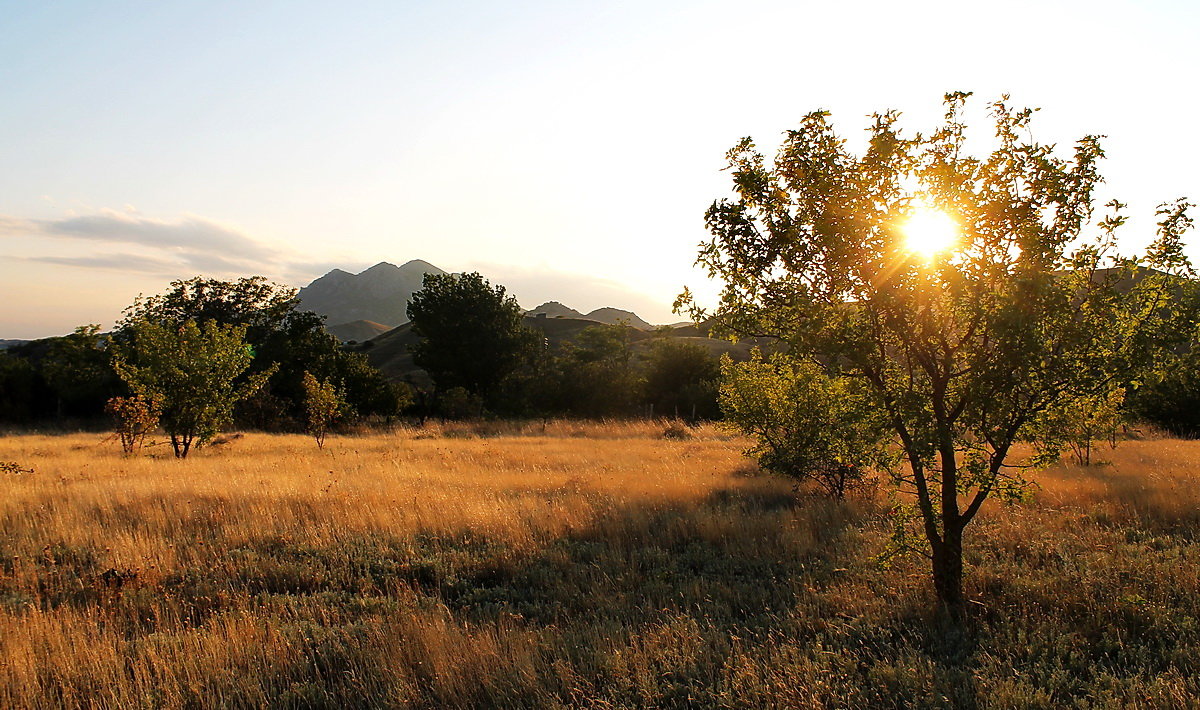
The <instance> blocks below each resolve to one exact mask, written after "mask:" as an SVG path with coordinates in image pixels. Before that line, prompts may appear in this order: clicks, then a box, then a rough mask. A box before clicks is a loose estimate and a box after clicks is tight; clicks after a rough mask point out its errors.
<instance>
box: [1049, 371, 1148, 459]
mask: <svg viewBox="0 0 1200 710" xmlns="http://www.w3.org/2000/svg"><path fill="white" fill-rule="evenodd" d="M1124 401H1125V390H1124V388H1122V387H1113V388H1111V389H1109V390H1108V391H1107V392H1103V391H1101V392H1096V393H1095V394H1088V395H1084V396H1081V397H1076V398H1074V399H1070V400H1065V401H1062V402H1058V403H1056V404H1054V405H1053V406H1051V407H1048V408H1047V409H1046V410H1045V411H1043V412H1042V413H1041V414H1040V415H1038V417H1037V418H1036V419H1035V420H1034V421H1033V423H1032V424H1031V425H1030V438H1031V439H1032V440H1033V441H1034V443H1035V444H1036V445H1038V446H1039V447H1040V448H1041V450H1042V452H1043V455H1044V457H1045V459H1046V460H1047V461H1054V460H1056V459H1057V458H1058V457H1059V456H1060V455H1061V454H1062V452H1063V451H1064V450H1069V451H1070V452H1071V454H1072V456H1073V458H1074V459H1075V463H1077V464H1079V465H1080V466H1091V465H1092V451H1093V449H1094V448H1095V444H1096V442H1097V441H1107V442H1109V443H1110V444H1111V445H1112V446H1116V435H1117V427H1119V426H1120V425H1121V405H1122V403H1124Z"/></svg>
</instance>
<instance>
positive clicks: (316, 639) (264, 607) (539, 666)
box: [0, 422, 1200, 708]
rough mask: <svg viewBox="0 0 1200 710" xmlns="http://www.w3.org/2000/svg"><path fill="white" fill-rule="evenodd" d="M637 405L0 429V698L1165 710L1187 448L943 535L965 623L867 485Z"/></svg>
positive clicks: (1189, 579)
mask: <svg viewBox="0 0 1200 710" xmlns="http://www.w3.org/2000/svg"><path fill="white" fill-rule="evenodd" d="M663 434H664V424H663V423H655V422H637V423H606V424H581V423H572V422H550V423H549V424H546V425H542V424H540V423H538V424H529V425H515V424H512V425H509V424H495V425H467V424H464V425H431V426H428V427H425V428H421V429H416V428H400V429H397V430H396V431H392V432H387V433H370V434H363V435H361V436H346V437H331V438H330V439H329V440H328V442H327V444H326V448H325V449H324V450H318V449H317V448H316V446H315V445H314V443H313V441H312V440H311V439H309V438H305V437H301V436H283V435H265V434H246V435H245V436H243V437H238V438H231V439H229V440H228V441H227V442H226V443H224V444H222V445H218V446H211V447H207V448H204V449H201V450H199V451H197V452H196V453H194V454H193V455H192V456H191V457H189V458H188V459H186V460H174V459H172V458H171V457H170V452H169V450H168V449H169V447H163V446H157V447H150V448H148V449H146V450H144V451H143V453H142V454H141V455H140V456H136V457H124V456H122V455H121V454H120V451H119V447H118V446H117V444H116V443H115V442H112V441H105V435H103V434H97V433H79V434H57V435H38V434H29V433H25V434H17V435H9V436H4V437H0V461H15V462H18V463H19V464H20V465H21V466H23V467H25V468H29V469H32V472H31V473H0V707H5V708H24V707H30V708H33V707H36V708H52V707H86V708H193V707H196V708H199V707H223V708H243V707H245V708H252V707H282V708H287V707H294V708H301V707H305V708H307V707H330V708H355V707H382V708H389V707H431V708H432V707H563V708H566V707H597V708H625V707H628V708H632V707H728V708H735V707H797V708H869V707H898V708H899V707H955V708H971V707H979V708H1015V707H1046V708H1062V707H1081V708H1082V707H1134V708H1160V707H1189V706H1195V705H1196V703H1197V702H1200V701H1198V700H1197V699H1198V698H1200V548H1198V546H1197V544H1196V540H1197V537H1198V536H1200V485H1198V483H1200V442H1191V441H1179V440H1171V439H1148V440H1139V441H1127V442H1123V443H1122V444H1121V445H1120V446H1119V447H1118V448H1117V449H1115V450H1109V449H1108V448H1107V447H1104V448H1103V449H1102V450H1101V451H1100V452H1099V454H1100V458H1102V459H1105V460H1107V461H1108V463H1106V464H1104V465H1098V466H1091V467H1087V468H1081V467H1077V466H1072V465H1066V464H1063V465H1060V466H1058V467H1056V468H1054V469H1051V470H1049V471H1046V472H1043V473H1042V474H1040V475H1039V476H1038V478H1037V480H1038V481H1039V487H1038V489H1037V490H1036V492H1035V493H1034V495H1033V496H1032V498H1031V500H1029V501H1028V502H1025V503H1021V504H1017V505H1015V506H1004V505H1000V504H995V505H991V506H990V507H989V508H988V509H987V510H985V512H984V513H983V514H982V515H981V517H980V519H979V521H978V522H977V523H975V524H973V525H972V527H971V528H969V529H968V540H967V546H968V550H967V562H968V564H969V569H968V581H967V592H968V596H969V597H970V599H971V600H972V601H971V604H970V606H971V619H970V624H969V629H968V631H966V632H964V633H958V632H955V631H954V630H953V629H951V628H948V627H946V626H945V625H943V624H942V623H941V622H940V621H939V619H938V616H937V614H935V613H934V612H933V611H932V607H933V601H932V599H933V596H932V590H931V589H930V583H929V575H928V569H927V566H926V563H925V561H924V560H923V559H922V558H921V557H919V556H909V557H903V558H899V559H896V560H894V561H893V563H892V564H891V565H890V566H888V567H884V566H882V565H880V564H879V563H878V561H877V556H878V555H879V554H880V553H881V552H882V551H883V550H884V548H885V544H886V540H887V537H888V533H889V531H890V529H891V527H892V525H893V522H892V518H891V516H890V515H889V511H890V504H889V493H888V490H887V488H886V487H882V486H881V487H879V488H878V489H877V490H875V491H871V492H868V493H867V494H865V495H863V496H861V497H859V498H857V499H852V500H849V501H847V502H845V503H837V502H832V501H828V500H825V499H823V498H821V497H819V496H816V495H813V494H812V493H810V492H808V491H805V490H795V489H793V487H792V486H791V484H790V483H789V482H788V481H783V480H779V479H776V478H772V477H767V476H764V475H761V474H758V473H757V471H756V469H755V467H754V466H753V465H752V464H750V463H749V462H748V461H747V460H746V459H745V458H744V457H743V456H742V455H741V451H742V449H743V448H745V446H746V442H745V441H743V440H740V439H737V438H735V437H732V436H730V435H728V434H726V433H724V432H723V431H722V430H720V429H718V428H715V427H711V426H705V427H701V428H698V429H692V430H688V432H687V433H686V434H685V435H684V436H682V437H664V435H663Z"/></svg>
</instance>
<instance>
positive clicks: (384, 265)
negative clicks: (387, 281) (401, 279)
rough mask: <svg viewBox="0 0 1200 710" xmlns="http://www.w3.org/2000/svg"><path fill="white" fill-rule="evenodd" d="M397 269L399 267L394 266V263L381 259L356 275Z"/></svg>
mask: <svg viewBox="0 0 1200 710" xmlns="http://www.w3.org/2000/svg"><path fill="white" fill-rule="evenodd" d="M409 263H412V262H409ZM406 266H407V264H406ZM399 270H400V267H399V266H396V265H395V264H393V263H391V262H390V261H381V262H379V263H378V264H376V265H374V266H372V267H371V268H369V269H366V270H364V271H360V272H359V274H358V275H359V276H362V275H363V274H378V273H387V272H392V271H399Z"/></svg>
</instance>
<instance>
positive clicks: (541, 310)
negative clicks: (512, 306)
mask: <svg viewBox="0 0 1200 710" xmlns="http://www.w3.org/2000/svg"><path fill="white" fill-rule="evenodd" d="M542 314H545V316H546V317H547V318H584V317H585V316H584V315H583V314H582V313H580V312H579V311H577V310H575V309H574V308H568V307H567V306H564V305H563V304H561V303H559V302H558V301H547V302H546V303H543V304H542V305H540V306H538V307H537V308H532V309H530V310H528V311H525V315H527V316H539V315H542Z"/></svg>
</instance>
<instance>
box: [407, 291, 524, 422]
mask: <svg viewBox="0 0 1200 710" xmlns="http://www.w3.org/2000/svg"><path fill="white" fill-rule="evenodd" d="M408 317H409V319H410V320H411V321H412V329H413V333H415V334H416V335H418V336H419V337H420V338H421V340H420V342H419V343H417V344H416V345H415V346H413V350H412V352H413V361H414V362H415V363H416V364H417V365H418V366H419V367H421V368H424V370H425V371H426V372H428V373H429V376H430V377H431V378H433V382H434V384H435V385H436V387H437V389H438V390H439V391H443V392H444V391H449V390H451V389H454V388H456V387H462V388H464V389H465V390H467V392H469V393H470V394H473V395H478V396H480V397H482V398H483V400H484V401H485V402H486V403H489V404H490V403H492V401H493V397H494V395H495V394H496V393H497V392H498V390H499V387H500V383H501V382H502V381H503V380H504V379H505V378H506V377H507V376H508V375H509V374H511V373H512V372H514V371H516V369H517V368H518V367H519V366H520V365H521V364H522V362H523V361H524V360H525V359H526V357H527V353H528V352H529V351H530V350H531V349H533V348H536V347H537V344H538V342H539V341H540V338H538V337H537V335H536V334H535V333H534V332H533V331H531V330H529V329H528V328H526V327H525V325H524V316H523V312H522V310H521V307H520V306H519V305H518V304H517V301H516V299H515V298H513V297H511V296H508V295H506V293H505V289H504V287H503V286H492V285H491V284H490V283H488V281H487V280H486V279H484V278H483V277H482V276H480V275H479V274H478V273H469V274H462V275H454V274H425V279H424V283H423V286H422V288H421V290H420V291H417V292H416V293H414V294H413V297H412V301H410V302H409V304H408Z"/></svg>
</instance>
